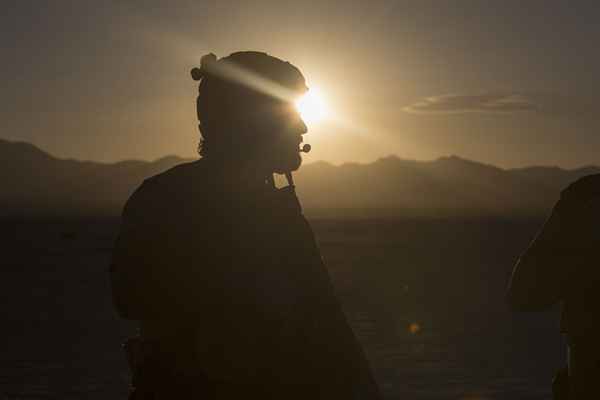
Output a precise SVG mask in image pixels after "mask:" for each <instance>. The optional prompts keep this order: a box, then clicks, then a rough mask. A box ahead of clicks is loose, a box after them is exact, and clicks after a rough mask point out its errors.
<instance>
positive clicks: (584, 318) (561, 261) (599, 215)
mask: <svg viewBox="0 0 600 400" xmlns="http://www.w3.org/2000/svg"><path fill="white" fill-rule="evenodd" d="M599 200H600V174H599V175H590V176H586V177H584V178H581V179H579V180H578V181H577V182H575V183H573V184H571V185H570V186H569V187H567V188H566V189H565V190H563V191H562V193H561V197H560V200H559V201H558V203H557V204H556V205H555V207H554V209H553V210H552V214H551V216H550V218H549V219H548V220H547V221H546V223H545V224H544V226H543V228H542V230H541V231H540V233H539V234H538V235H537V237H536V238H535V240H534V241H533V242H532V243H531V245H530V247H529V248H528V249H527V251H526V252H525V254H523V255H522V256H521V258H520V259H519V261H518V263H517V265H516V266H515V269H514V271H513V275H512V279H511V282H510V287H509V290H508V301H509V303H510V305H511V307H512V308H513V309H514V310H519V311H540V310H544V309H547V308H549V307H551V306H552V305H554V304H556V303H558V302H562V303H563V313H562V318H561V330H562V331H563V332H564V333H565V334H566V335H567V339H568V344H569V362H568V378H567V375H566V374H565V373H564V372H559V374H558V375H557V378H556V381H555V385H554V388H555V394H556V395H557V397H558V393H563V396H564V393H567V392H568V393H569V397H568V398H569V399H591V398H596V395H597V392H598V387H597V386H598V382H597V381H598V379H599V378H600V337H599V334H600V268H599V267H600V252H599V247H598V245H599V244H600V242H599V240H598V238H599V236H598V235H599V232H600V204H598V201H599ZM566 385H568V389H565V386H566ZM559 398H560V397H559Z"/></svg>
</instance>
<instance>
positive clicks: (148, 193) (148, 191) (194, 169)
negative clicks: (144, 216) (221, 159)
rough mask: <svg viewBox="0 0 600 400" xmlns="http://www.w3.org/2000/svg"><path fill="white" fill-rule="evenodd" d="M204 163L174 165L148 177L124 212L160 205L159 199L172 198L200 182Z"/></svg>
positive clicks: (133, 195)
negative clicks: (193, 182)
mask: <svg viewBox="0 0 600 400" xmlns="http://www.w3.org/2000/svg"><path fill="white" fill-rule="evenodd" d="M203 164H204V163H203V162H202V160H196V161H192V162H187V163H182V164H178V165H175V166H174V167H171V168H169V169H167V170H165V171H163V172H160V173H158V174H156V175H153V176H150V177H148V178H146V179H144V181H143V182H142V184H141V185H140V186H138V187H137V188H136V189H135V191H134V192H133V193H132V195H131V196H130V197H129V199H128V200H127V203H126V204H125V209H124V211H125V212H129V213H131V212H134V211H135V210H141V209H146V208H148V207H151V206H152V205H154V206H158V205H159V204H161V203H162V202H161V199H162V198H165V197H167V198H168V197H172V196H174V195H176V194H177V193H178V192H180V191H181V190H183V189H185V188H186V187H188V186H189V185H190V184H191V181H192V180H193V181H195V182H197V181H198V180H201V176H202V175H203V170H204V165H203Z"/></svg>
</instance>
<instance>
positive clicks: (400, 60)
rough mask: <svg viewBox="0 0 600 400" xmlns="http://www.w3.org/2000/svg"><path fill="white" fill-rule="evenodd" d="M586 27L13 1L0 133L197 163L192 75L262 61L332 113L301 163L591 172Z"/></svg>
mask: <svg viewBox="0 0 600 400" xmlns="http://www.w3.org/2000/svg"><path fill="white" fill-rule="evenodd" d="M123 3H126V4H127V5H123ZM598 20H600V11H599V8H598V7H597V5H596V3H595V2H592V1H578V2H566V1H551V0H543V1H542V0H539V1H534V0H530V1H527V2H524V1H508V0H507V1H497V2H489V1H485V0H481V1H453V2H445V1H436V0H430V1H424V0H415V1H391V0H390V1H369V2H366V1H315V2H286V1H281V0H278V1H276V0H271V1H253V2H248V1H241V0H240V1H229V2H228V1H224V0H220V1H208V2H207V1H203V2H200V1H168V2H167V1H162V2H159V1H145V2H141V1H139V2H137V1H129V2H117V1H114V2H113V1H103V2H98V1H53V2H44V3H42V2H37V1H18V2H12V4H10V5H6V6H4V9H3V13H2V15H1V16H0V26H1V27H2V28H1V29H2V34H1V35H0V43H1V45H2V52H3V62H2V64H0V69H1V70H2V73H3V76H4V80H5V81H4V84H3V90H2V91H1V92H0V106H1V107H0V113H1V115H0V117H1V118H2V121H3V125H2V126H3V129H2V131H1V132H0V137H2V138H6V139H11V140H24V141H29V142H32V143H34V144H35V145H38V146H39V147H41V148H42V149H44V150H46V151H49V152H51V153H52V154H54V155H57V156H60V157H70V158H78V159H91V160H100V161H116V160H122V159H130V158H141V159H154V158H158V157H162V156H164V155H167V154H176V155H180V156H184V157H193V156H194V155H195V149H196V145H197V140H198V132H197V128H196V125H197V122H196V116H195V97H196V93H197V83H196V82H194V81H192V80H191V79H190V76H189V70H190V68H191V67H193V66H195V65H197V64H198V62H199V59H200V56H202V55H203V54H206V53H208V52H213V53H215V54H217V56H219V57H222V56H225V55H228V54H230V53H232V52H234V51H238V50H258V51H266V52H268V53H270V54H271V55H274V56H277V57H280V58H283V59H285V60H288V61H290V62H292V63H293V64H295V65H296V66H298V67H299V68H300V69H301V70H302V71H303V72H304V74H305V76H306V77H307V80H308V84H309V86H311V87H314V88H318V89H319V91H320V92H321V95H322V97H323V98H325V99H326V102H327V104H328V106H329V107H330V108H331V110H334V111H335V114H336V116H337V117H338V118H328V119H327V118H326V119H324V120H322V121H321V122H318V123H316V122H315V123H312V124H311V123H310V122H309V129H310V132H309V134H308V135H307V136H306V138H305V141H306V142H309V143H311V145H312V146H313V151H312V152H311V153H310V154H309V155H308V156H307V158H306V160H307V161H316V160H326V161H330V162H333V163H341V162H344V161H359V162H368V161H372V160H374V159H376V158H378V157H382V156H386V155H389V154H396V155H398V156H400V157H403V158H416V159H432V158H436V157H439V156H443V155H449V154H456V155H459V156H462V157H466V158H470V159H474V160H479V161H484V162H489V163H492V164H496V165H499V166H505V167H512V166H523V165H531V164H546V165H550V164H551V165H560V166H564V167H575V166H580V165H584V164H600V152H599V151H598V149H600V134H599V133H600V130H599V128H600V117H599V116H598V113H597V112H596V110H595V108H596V104H597V100H596V98H597V91H598V90H599V89H600V78H598V71H600V53H598V51H597V46H596V39H597V38H598V37H600V25H598V24H597V21H598Z"/></svg>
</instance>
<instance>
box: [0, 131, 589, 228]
mask: <svg viewBox="0 0 600 400" xmlns="http://www.w3.org/2000/svg"><path fill="white" fill-rule="evenodd" d="M0 160H3V163H2V164H3V165H2V167H3V168H2V169H0V185H2V186H1V187H2V188H3V189H2V191H0V210H1V211H0V216H10V215H14V216H16V215H21V216H23V215H28V216H39V215H49V216H50V215H61V216H63V215H64V216H76V215H89V216H104V215H118V214H119V213H120V210H121V208H122V206H123V204H124V203H125V201H126V199H127V198H128V197H129V195H130V194H131V193H132V191H133V190H134V189H135V188H136V187H137V186H138V185H139V184H140V183H141V182H142V181H143V180H144V178H145V177H148V176H151V175H154V174H156V173H158V172H161V171H164V170H166V169H168V168H170V167H172V166H174V165H176V164H179V163H182V162H186V161H190V160H185V159H182V158H179V157H175V156H169V157H164V158H161V159H158V160H156V161H152V162H147V161H123V162H118V163H114V164H106V163H97V162H89V161H77V160H67V159H58V158H55V157H52V156H51V155H49V154H48V153H45V152H43V151H42V150H40V149H38V148H37V147H35V146H33V145H31V144H28V143H23V142H9V141H5V140H0ZM593 173H600V168H598V167H585V168H580V169H575V170H564V169H561V168H557V167H529V168H520V169H501V168H498V167H494V166H492V165H486V164H482V163H478V162H474V161H470V160H465V159H462V158H460V157H456V156H450V157H442V158H439V159H437V160H434V161H414V160H403V159H400V158H397V157H394V156H391V157H386V158H381V159H379V160H377V161H375V162H373V163H370V164H355V163H347V164H343V165H340V166H334V165H331V164H328V163H326V162H315V163H312V164H307V165H304V166H303V167H302V168H301V169H300V171H299V172H297V173H296V174H295V181H296V185H297V188H298V193H299V196H300V198H301V201H302V203H303V206H304V209H305V211H306V213H307V214H309V215H315V216H319V215H320V216H365V217H366V216H392V215H393V216H456V215H460V216H481V215H490V216H507V217H509V216H517V215H530V216H537V215H542V214H546V213H547V212H548V210H549V208H550V207H551V206H552V204H553V203H554V202H555V201H556V199H557V198H558V195H559V193H560V190H561V189H562V188H564V187H565V186H566V185H568V184H569V183H570V182H572V181H574V180H576V179H577V178H579V177H581V176H584V175H589V174H593Z"/></svg>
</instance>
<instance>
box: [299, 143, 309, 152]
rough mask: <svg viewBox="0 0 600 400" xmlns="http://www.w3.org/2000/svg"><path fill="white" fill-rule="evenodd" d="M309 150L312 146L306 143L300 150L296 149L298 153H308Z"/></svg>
mask: <svg viewBox="0 0 600 400" xmlns="http://www.w3.org/2000/svg"><path fill="white" fill-rule="evenodd" d="M310 149H312V146H311V145H310V144H308V143H306V144H305V145H304V146H302V147H301V148H299V149H298V152H299V153H310Z"/></svg>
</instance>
